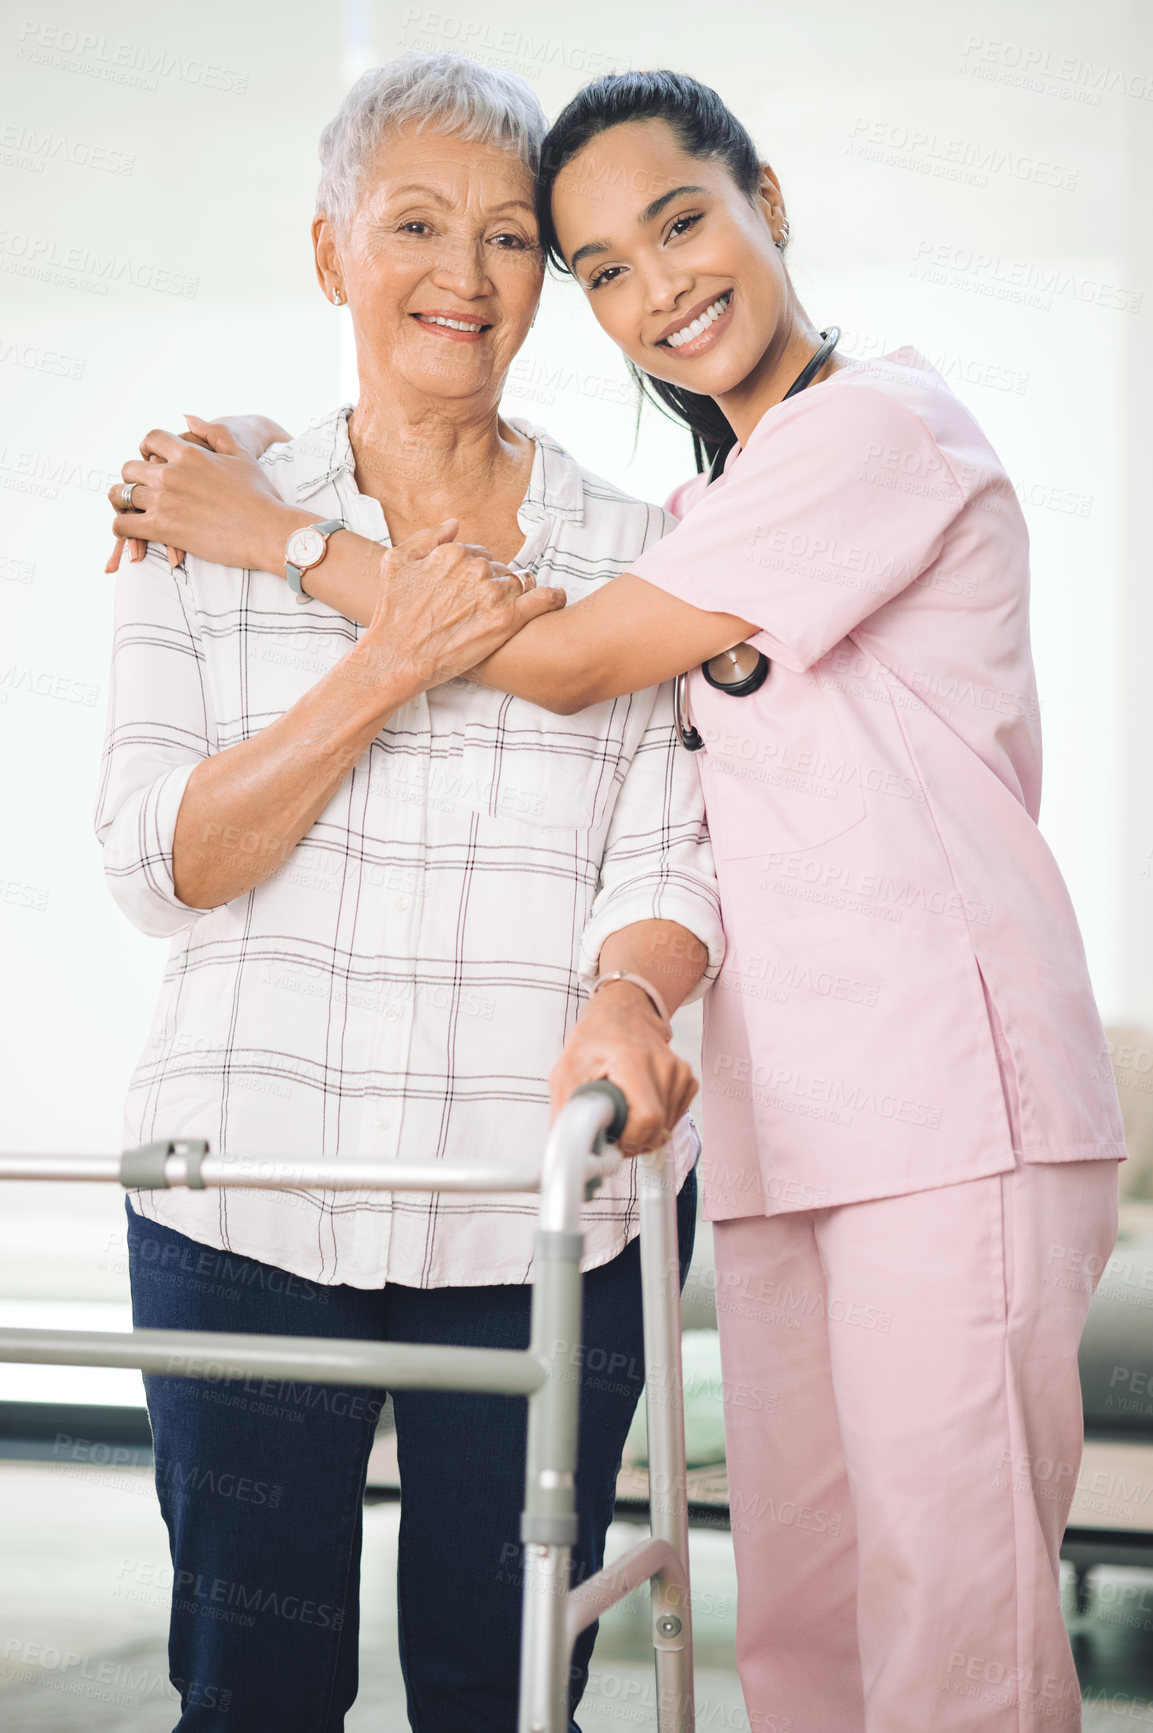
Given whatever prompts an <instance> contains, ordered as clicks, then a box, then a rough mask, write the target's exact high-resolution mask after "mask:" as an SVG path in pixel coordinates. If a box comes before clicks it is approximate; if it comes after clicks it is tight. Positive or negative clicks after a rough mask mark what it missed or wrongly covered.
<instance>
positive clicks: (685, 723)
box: [673, 325, 841, 752]
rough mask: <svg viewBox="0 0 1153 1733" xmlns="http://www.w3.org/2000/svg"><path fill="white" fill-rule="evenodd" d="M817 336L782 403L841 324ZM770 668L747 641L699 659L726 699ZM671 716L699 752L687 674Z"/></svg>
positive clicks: (754, 688) (754, 685) (756, 684)
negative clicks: (818, 339)
mask: <svg viewBox="0 0 1153 1733" xmlns="http://www.w3.org/2000/svg"><path fill="white" fill-rule="evenodd" d="M821 338H822V342H821V347H820V348H819V349H818V350H817V352H816V354H815V355H814V356H813V358H812V359H811V360H810V361H808V362H806V364H805V366H804V367H803V368H802V369H801V371H800V372H799V373H798V374H797V377H796V378H795V379H794V380H793V383H792V384H791V385H790V386H789V389H788V390H787V391H786V392H785V395H784V396H783V397H782V398H781V402H782V403H787V402H788V400H789V398H790V397H795V396H796V395H797V393H798V391H803V390H804V389H805V386H806V385H811V384H812V382H813V380H814V379H815V378H816V376H817V374H818V373H819V372H820V371H821V368H822V367H823V366H824V365H825V362H826V361H827V360H828V359H829V356H830V355H831V354H832V353H833V350H834V349H835V348H836V347H837V344H838V343H839V342H840V340H841V327H840V326H839V325H830V326H829V329H828V330H827V331H822V332H821ZM720 462H721V454H720V453H719V452H718V453H717V455H716V457H714V459H713V461H712V463H711V464H710V465H709V471H708V475H709V480H710V481H713V480H714V479H715V477H716V472H717V468H718V466H719V464H720ZM771 667H772V663H771V662H770V661H769V658H768V657H767V656H766V655H765V653H764V651H763V650H755V649H754V648H753V646H752V645H751V644H747V643H746V644H734V645H733V646H732V648H731V649H730V650H722V651H721V653H720V655H719V656H710V658H709V660H708V661H707V662H703V663H702V664H701V673H702V674H703V675H704V677H705V679H706V680H707V681H708V683H709V685H710V686H712V687H714V688H715V690H716V691H718V692H727V693H728V695H729V697H730V698H747V697H749V696H750V694H751V693H753V692H759V691H760V689H761V687H762V686H763V685H764V683H765V681H766V680H767V679H768V677H769V669H770V668H771ZM673 719H674V721H675V722H676V728H677V737H678V739H679V740H680V743H681V745H682V746H683V747H685V748H686V750H687V751H689V752H699V751H700V750H701V747H702V746H703V745H704V741H703V740H702V739H701V736H700V735H699V734H698V733H697V730H696V729H695V728H694V727H693V725H692V723H691V722H690V721H689V677H688V675H687V674H678V675H677V678H676V683H675V684H674V686H673Z"/></svg>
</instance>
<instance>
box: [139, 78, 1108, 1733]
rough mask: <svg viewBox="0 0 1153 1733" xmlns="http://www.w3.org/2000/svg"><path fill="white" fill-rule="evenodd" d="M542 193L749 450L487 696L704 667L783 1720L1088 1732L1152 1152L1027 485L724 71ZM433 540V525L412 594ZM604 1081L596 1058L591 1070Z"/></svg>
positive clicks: (733, 446)
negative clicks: (1124, 1269) (1059, 863)
mask: <svg viewBox="0 0 1153 1733" xmlns="http://www.w3.org/2000/svg"><path fill="white" fill-rule="evenodd" d="M540 218H541V226H542V241H543V242H544V244H545V245H546V246H547V247H548V249H549V250H550V251H551V253H552V256H553V257H554V259H555V260H556V261H557V262H559V263H560V264H561V265H563V267H564V268H565V269H567V270H568V271H570V272H571V273H572V274H573V276H574V277H575V278H576V279H577V281H578V282H579V284H580V286H581V288H582V289H583V290H584V292H585V294H586V295H587V297H588V301H589V305H590V306H591V308H592V309H593V312H594V313H595V316H596V318H597V320H598V321H599V323H600V324H601V326H602V327H603V329H604V330H605V331H606V332H607V333H608V334H609V335H610V336H611V337H612V338H613V339H614V341H615V342H616V343H617V344H619V346H620V348H621V349H622V350H623V352H624V354H625V355H626V357H627V358H628V360H629V361H630V362H631V363H632V365H633V366H634V367H635V368H636V369H637V370H638V371H639V372H640V373H641V374H642V375H645V376H647V378H648V380H649V381H651V382H653V385H652V388H653V389H655V390H656V391H657V392H658V394H659V395H660V396H661V397H662V398H663V400H664V402H665V403H666V405H668V406H669V407H670V408H671V409H673V410H674V412H676V413H678V414H679V415H680V416H681V418H682V419H683V420H684V421H686V422H687V424H688V425H689V426H690V427H691V428H692V429H693V430H694V434H695V436H696V439H697V445H698V450H699V451H703V452H704V454H705V456H706V457H709V458H714V459H719V458H720V457H723V456H725V454H726V453H727V457H726V458H725V461H724V464H723V472H722V471H721V466H720V462H719V461H717V462H716V463H715V464H714V465H713V467H714V468H715V470H716V471H717V473H716V475H715V479H713V480H712V481H711V482H710V481H708V480H707V479H706V477H705V476H701V477H699V478H698V479H697V481H696V482H694V483H691V484H688V485H687V486H686V487H684V488H681V489H679V490H678V492H677V494H676V495H674V498H673V501H672V502H670V503H671V506H672V509H674V510H675V511H677V512H678V514H679V515H681V516H682V517H683V521H682V522H681V524H680V526H679V527H678V528H676V529H675V530H674V531H673V532H672V534H670V535H668V536H667V537H666V538H665V539H664V540H663V541H660V542H659V543H657V544H656V545H654V546H653V547H652V548H651V549H649V550H648V551H647V552H645V553H644V554H643V555H642V556H641V558H640V559H639V561H638V562H637V563H636V564H635V566H634V567H633V570H632V572H631V573H630V574H628V575H626V576H623V577H618V578H616V579H615V580H614V581H613V582H612V583H611V584H608V585H605V586H603V587H602V588H601V589H599V590H598V591H597V592H596V593H595V594H594V595H592V596H590V597H589V598H588V599H586V600H584V601H581V602H578V603H577V604H576V605H575V606H570V607H569V608H567V609H565V610H564V612H563V613H554V614H551V615H549V616H547V617H545V618H542V619H540V620H537V621H535V622H533V623H532V624H530V625H529V626H528V627H526V628H525V630H524V631H522V632H521V633H520V634H519V635H518V636H517V637H516V638H514V639H513V640H511V641H510V643H508V644H507V645H506V646H505V647H504V648H503V649H502V650H500V651H499V652H497V654H496V655H495V656H493V657H492V658H491V659H490V660H489V661H488V662H487V663H486V664H485V665H484V666H483V668H481V669H479V670H476V671H475V673H474V678H476V679H478V680H481V681H483V682H484V683H487V684H490V685H495V686H498V687H503V688H504V689H505V690H507V691H509V692H512V693H515V694H516V695H518V696H520V697H524V698H528V699H531V700H533V701H534V702H536V703H538V704H541V705H544V706H546V707H548V708H551V709H554V710H562V711H572V712H575V711H578V710H580V709H582V708H583V707H585V706H586V705H590V704H597V703H601V702H604V701H607V700H611V699H613V698H615V697H617V696H619V695H620V694H623V693H626V692H632V691H635V690H639V689H642V688H645V687H648V686H652V685H655V684H657V683H658V682H660V681H663V680H667V679H669V678H671V677H673V676H674V675H678V674H680V673H682V671H684V670H687V669H691V670H692V672H691V673H690V674H689V677H688V681H687V692H686V693H685V694H684V695H683V696H684V700H685V702H684V738H685V739H686V741H688V742H689V743H690V744H691V745H692V746H694V747H696V748H697V749H698V750H697V760H696V761H697V764H698V765H699V768H700V774H701V778H702V783H703V786H704V790H705V797H706V802H707V807H708V816H709V824H710V829H711V831H712V836H713V843H714V848H715V853H716V857H717V869H718V874H719V877H720V884H721V896H722V903H723V909H724V916H725V925H726V931H727V938H728V946H729V949H728V955H727V958H726V962H725V965H724V969H723V972H722V974H721V976H720V978H719V979H718V981H717V983H716V985H715V987H714V988H713V990H712V991H711V993H710V994H709V997H708V999H707V1000H706V1005H705V1046H704V1055H703V1069H704V1089H703V1094H704V1107H705V1151H704V1157H703V1163H702V1167H703V1177H704V1186H705V1197H706V1214H707V1215H708V1216H709V1217H711V1219H712V1220H713V1221H714V1222H715V1224H716V1228H715V1245H716V1257H717V1311H718V1323H719V1327H720V1336H721V1351H722V1357H723V1363H724V1373H725V1380H726V1389H727V1390H729V1391H731V1392H739V1393H744V1399H743V1400H739V1401H738V1400H735V1399H731V1400H730V1402H729V1405H728V1411H727V1429H728V1462H729V1481H730V1489H731V1507H732V1528H733V1537H734V1542H735V1546H736V1555H737V1567H738V1573H739V1584H740V1604H739V1630H738V1656H739V1664H740V1671H741V1679H742V1683H743V1687H744V1692H745V1696H746V1700H747V1704H748V1710H749V1718H750V1722H751V1725H752V1727H753V1728H754V1729H755V1730H756V1733H928V1730H930V1729H933V1730H934V1733H937V1730H939V1733H960V1730H962V1729H964V1730H969V1729H978V1728H979V1729H982V1730H985V1729H988V1730H989V1733H1021V1730H1022V1729H1024V1728H1026V1727H1027V1728H1030V1729H1033V1728H1036V1727H1038V1726H1043V1727H1046V1728H1051V1729H1060V1730H1061V1733H1068V1730H1070V1729H1073V1728H1077V1727H1079V1726H1080V1724H1081V1712H1080V1693H1079V1690H1078V1686H1077V1679H1076V1675H1075V1672H1074V1667H1073V1661H1072V1656H1071V1653H1070V1648H1069V1643H1068V1639H1067V1637H1066V1634H1065V1630H1064V1625H1063V1623H1062V1618H1061V1608H1060V1600H1059V1574H1060V1567H1059V1555H1058V1549H1059V1545H1060V1540H1061V1534H1062V1530H1063V1528H1064V1524H1065V1519H1066V1516H1067V1513H1068V1508H1069V1503H1070V1499H1071V1495H1072V1490H1073V1487H1074V1485H1075V1482H1076V1478H1077V1471H1078V1464H1079V1461H1080V1454H1081V1434H1082V1428H1081V1406H1080V1389H1079V1382H1078V1373H1077V1345H1078V1340H1079V1337H1080V1334H1081V1329H1082V1325H1083V1323H1084V1319H1085V1315H1086V1311H1087V1308H1088V1305H1089V1301H1090V1298H1091V1294H1092V1289H1093V1286H1094V1283H1095V1277H1096V1274H1097V1273H1098V1272H1100V1270H1101V1269H1102V1267H1103V1265H1104V1263H1105V1260H1106V1258H1107V1257H1108V1254H1109V1251H1110V1249H1111V1247H1112V1245H1113V1240H1114V1235H1115V1231H1116V1198H1117V1170H1116V1163H1117V1161H1118V1160H1119V1159H1121V1158H1123V1156H1124V1145H1123V1142H1122V1131H1121V1122H1120V1115H1119V1112H1118V1108H1117V1103H1116V1097H1115V1094H1114V1090H1113V1085H1112V1081H1111V1073H1110V1068H1109V1063H1108V1057H1107V1053H1106V1047H1105V1041H1104V1036H1103V1032H1102V1029H1101V1024H1100V1021H1099V1018H1098V1015H1097V1011H1096V1009H1095V1006H1094V1002H1093V996H1092V992H1091V989H1090V984H1089V978H1088V973H1087V969H1086V964H1085V957H1084V952H1083V949H1082V945H1081V940H1080V937H1079V934H1078V931H1077V924H1076V920H1075V917H1074V914H1073V909H1072V907H1071V904H1070V901H1069V897H1068V894H1067V892H1066V890H1065V886H1064V884H1063V883H1062V880H1061V876H1060V874H1059V872H1058V870H1057V867H1056V865H1055V863H1054V861H1053V858H1052V856H1051V855H1050V853H1049V850H1048V849H1047V847H1046V845H1045V843H1044V841H1043V840H1042V838H1041V835H1040V833H1039V831H1038V829H1037V823H1036V820H1037V813H1038V806H1039V800H1040V773H1041V749H1040V735H1039V727H1038V709H1037V698H1036V689H1035V684H1034V676H1033V667H1032V661H1031V656H1030V649H1029V624H1028V583H1029V577H1028V546H1027V537H1026V531H1025V525H1024V522H1023V520H1022V516H1021V512H1020V509H1019V507H1018V504H1017V500H1016V498H1015V495H1014V492H1013V489H1012V486H1011V485H1010V483H1009V480H1008V478H1007V476H1006V474H1005V471H1004V468H1003V467H1002V465H1001V463H1000V461H999V460H998V458H997V455H996V453H995V452H994V451H993V450H992V448H991V446H990V445H989V443H988V441H987V440H986V439H985V437H984V436H983V434H982V433H981V430H980V428H979V427H978V426H977V425H976V423H975V422H974V420H973V418H972V416H971V415H970V414H969V412H968V411H967V410H966V409H965V407H964V406H963V405H962V404H961V403H960V402H958V400H957V399H956V398H955V397H954V396H953V395H952V393H951V392H950V391H949V389H948V387H947V386H946V385H945V383H944V381H943V380H942V379H941V378H940V376H939V375H938V374H936V373H935V372H934V371H933V370H932V369H931V368H930V367H928V366H927V365H926V363H925V362H924V361H923V360H922V359H921V358H920V357H919V356H918V355H917V354H916V353H915V352H914V351H912V350H909V349H904V350H901V351H899V352H898V353H896V354H894V355H890V356H887V357H885V358H884V359H883V360H879V361H873V362H853V361H847V360H844V359H842V358H841V357H839V356H838V355H837V354H836V353H835V336H836V334H835V331H832V330H831V331H830V332H829V333H828V334H826V333H818V332H817V331H816V330H815V329H814V328H813V327H812V325H811V323H810V321H809V319H808V318H807V317H806V315H805V313H804V311H803V309H802V308H801V306H800V305H799V302H798V300H797V296H796V294H795V292H794V289H793V286H792V284H791V282H790V279H789V275H788V271H787V269H786V265H785V259H784V246H785V241H786V238H787V234H788V223H787V219H786V216H785V207H784V200H783V198H782V195H781V190H780V187H779V186H778V184H777V181H776V179H775V177H774V176H773V174H772V173H771V171H770V170H769V169H768V168H767V167H766V166H765V165H764V164H763V163H762V162H761V161H760V159H759V157H758V155H757V152H756V150H755V148H754V145H753V143H752V140H751V139H750V137H749V135H748V133H747V132H746V131H745V129H744V128H743V127H742V126H741V124H740V123H739V121H737V120H736V119H735V118H734V116H733V115H732V114H730V113H729V111H728V110H727V109H726V108H725V106H724V104H723V103H722V102H721V101H720V99H719V98H718V97H717V96H716V94H715V93H714V92H713V91H711V90H709V89H707V88H706V87H705V86H703V85H701V84H699V83H697V82H696V81H695V80H693V79H691V78H687V77H682V76H680V75H676V74H673V73H668V72H655V73H624V74H621V75H617V76H613V77H609V78H605V79H601V80H598V81H596V82H595V83H593V84H590V85H589V86H588V87H587V88H586V89H584V90H582V91H581V92H580V93H579V94H578V95H577V97H576V98H575V99H574V101H573V102H572V103H570V104H569V106H568V107H567V108H566V109H565V110H564V112H563V113H562V114H561V116H560V118H559V119H558V120H557V122H556V123H555V125H554V126H553V128H552V130H551V132H550V134H549V136H548V138H547V140H546V143H545V148H544V170H543V174H542V180H541V189H540ZM244 461H246V460H244ZM216 473H218V474H221V473H222V472H221V471H220V470H219V469H218V471H217V472H216ZM297 516H298V517H299V513H298V514H297ZM117 528H118V529H119V530H120V531H121V532H122V533H126V531H127V530H128V529H130V523H129V521H128V520H121V519H118V520H117ZM453 528H454V526H453V525H452V524H448V525H446V526H445V527H444V531H443V534H444V537H445V539H447V538H448V537H450V536H451V535H452V534H453ZM421 545H422V546H427V538H426V540H425V542H424V543H423V544H421ZM403 559H404V550H403V549H401V550H398V551H394V552H393V553H392V554H391V555H390V556H388V563H387V564H386V567H385V575H384V581H385V582H388V581H390V578H391V576H392V575H394V574H395V572H396V570H397V565H398V562H399V561H401V560H403ZM422 563H423V562H422V558H421V557H420V549H419V548H418V547H416V546H414V547H413V549H412V550H411V557H409V559H408V561H407V564H408V572H407V577H408V581H419V573H420V569H421V566H422ZM493 569H495V570H497V571H499V570H502V569H503V568H500V567H499V566H494V568H493ZM380 571H381V553H380V550H379V549H378V548H375V547H374V546H372V545H371V544H368V543H364V542H361V541H360V539H359V538H357V537H355V536H353V535H351V534H344V535H340V536H336V537H334V538H333V539H332V542H331V552H330V553H329V555H328V557H327V559H326V561H325V566H324V585H325V587H324V590H323V596H324V599H325V600H327V601H328V602H329V603H330V604H331V605H333V606H336V607H339V608H340V609H341V611H342V612H344V613H346V614H350V615H351V616H352V617H353V618H357V619H361V620H368V619H370V618H371V617H372V611H373V598H374V596H375V591H376V585H377V584H378V583H379V581H380ZM478 581H480V582H484V581H486V580H483V579H481V580H478ZM734 646H743V647H742V648H740V649H738V650H737V651H736V653H735V655H733V656H726V655H725V652H727V651H729V650H730V649H731V648H732V647H734ZM710 663H711V666H710ZM702 664H703V665H704V666H702ZM609 1070H610V1074H611V1067H610V1068H609ZM598 1074H600V1075H603V1074H604V1071H603V1069H599V1068H598V1062H597V1055H596V1054H595V1053H589V1052H585V1053H584V1054H583V1056H582V1059H581V1062H580V1063H579V1064H577V1063H575V1062H573V1061H568V1062H566V1063H565V1064H562V1067H561V1068H560V1069H559V1070H558V1072H557V1074H556V1075H555V1077H554V1085H555V1093H556V1095H557V1097H558V1098H563V1097H564V1096H565V1095H566V1094H567V1093H568V1091H569V1090H570V1089H571V1088H572V1087H573V1086H574V1085H575V1084H576V1083H578V1082H581V1081H583V1080H584V1078H585V1077H586V1076H590V1075H598ZM666 1122H667V1120H666Z"/></svg>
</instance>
